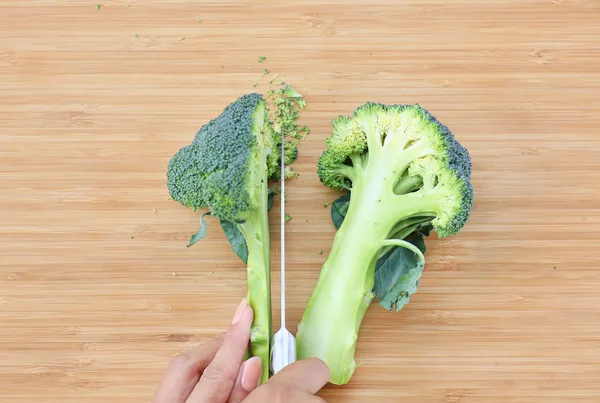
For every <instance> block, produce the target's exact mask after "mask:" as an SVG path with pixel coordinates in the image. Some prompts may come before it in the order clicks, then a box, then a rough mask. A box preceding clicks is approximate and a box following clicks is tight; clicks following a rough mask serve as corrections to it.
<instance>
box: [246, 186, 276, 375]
mask: <svg viewBox="0 0 600 403" xmlns="http://www.w3.org/2000/svg"><path fill="white" fill-rule="evenodd" d="M266 179H267V178H266V175H265V178H264V181H262V182H261V185H260V186H259V190H258V192H259V193H258V194H260V196H259V197H260V202H259V204H258V205H259V206H260V207H258V208H257V209H256V210H253V212H252V213H250V215H249V217H248V219H247V220H246V221H245V222H244V223H242V224H238V225H239V228H240V230H241V231H242V234H243V235H244V238H245V239H246V243H247V245H248V260H247V275H248V296H247V302H248V305H250V306H251V307H252V309H253V311H254V322H253V323H252V329H251V330H250V351H249V353H250V356H251V357H260V359H261V361H262V376H261V383H264V382H265V381H267V379H269V359H270V342H271V269H270V264H271V262H270V260H271V259H270V236H269V221H268V214H269V210H268V188H267V180H266Z"/></svg>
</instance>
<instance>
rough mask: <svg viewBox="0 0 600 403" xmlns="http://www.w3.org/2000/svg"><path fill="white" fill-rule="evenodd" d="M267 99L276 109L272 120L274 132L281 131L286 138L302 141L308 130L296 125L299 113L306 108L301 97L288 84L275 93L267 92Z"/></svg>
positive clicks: (273, 91)
mask: <svg viewBox="0 0 600 403" xmlns="http://www.w3.org/2000/svg"><path fill="white" fill-rule="evenodd" d="M267 98H269V99H270V100H272V102H273V104H274V106H275V108H276V111H275V116H274V119H273V123H274V130H275V131H276V132H279V131H281V130H283V131H284V133H285V134H286V135H287V136H290V137H293V138H295V139H296V140H298V141H301V140H303V139H304V137H305V136H306V135H307V134H308V133H309V130H308V127H306V126H302V127H299V126H298V123H297V120H298V117H299V113H300V111H301V110H302V109H304V108H305V107H306V101H305V100H304V98H303V97H302V95H301V94H300V93H299V92H298V91H296V90H295V89H294V88H292V86H290V85H289V84H288V85H286V86H285V88H279V89H278V90H277V91H275V90H271V89H270V90H268V91H267Z"/></svg>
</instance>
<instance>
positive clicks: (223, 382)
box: [154, 300, 329, 403]
mask: <svg viewBox="0 0 600 403" xmlns="http://www.w3.org/2000/svg"><path fill="white" fill-rule="evenodd" d="M253 317H254V315H253V312H252V308H251V307H250V306H249V305H248V304H247V303H246V301H245V300H244V301H242V303H241V304H240V306H239V307H238V309H237V310H236V313H235V315H234V318H233V322H232V325H231V326H230V327H229V330H228V331H227V333H225V334H222V335H219V336H217V337H215V338H214V339H212V340H210V341H208V342H206V343H204V344H201V345H199V346H197V347H195V348H193V349H191V350H188V351H186V352H184V353H182V354H180V355H178V356H176V357H174V358H173V359H172V360H171V362H170V363H169V366H168V368H167V370H166V371H165V374H164V375H163V378H162V380H161V382H160V384H159V386H158V389H157V391H156V393H155V396H154V403H241V402H244V403H263V402H265V401H268V402H271V401H273V402H281V403H305V402H306V403H317V402H323V400H322V399H319V398H317V397H315V396H314V394H315V393H316V392H317V391H318V390H320V389H321V388H322V387H323V386H324V385H325V384H326V383H327V380H328V378H329V371H328V369H327V367H326V366H325V364H324V363H323V362H321V361H320V360H317V359H309V360H303V361H299V362H297V363H294V364H292V365H290V366H288V367H286V368H284V369H283V370H282V371H281V372H279V373H278V374H277V375H275V376H274V377H273V378H271V379H270V380H269V381H267V382H266V383H265V384H264V385H262V386H261V387H259V388H258V389H257V387H258V384H259V382H260V378H261V371H262V363H261V359H260V358H259V357H252V358H250V359H248V360H246V361H244V362H242V361H243V357H244V353H245V351H246V348H247V347H248V343H249V341H250V326H251V325H252V320H253ZM255 389H256V391H255ZM253 391H255V392H254V393H252V394H251V392H253ZM250 394H251V395H250Z"/></svg>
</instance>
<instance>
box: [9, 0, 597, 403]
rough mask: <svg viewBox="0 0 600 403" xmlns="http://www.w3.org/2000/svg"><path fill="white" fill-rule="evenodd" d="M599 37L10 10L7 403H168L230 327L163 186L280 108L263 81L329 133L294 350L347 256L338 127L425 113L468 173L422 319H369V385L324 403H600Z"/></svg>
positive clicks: (294, 278)
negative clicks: (181, 375) (192, 353)
mask: <svg viewBox="0 0 600 403" xmlns="http://www.w3.org/2000/svg"><path fill="white" fill-rule="evenodd" d="M97 3H99V4H100V8H99V9H97V7H96V4H97ZM128 4H129V6H127V5H128ZM599 17H600V2H598V1H594V0H589V1H583V0H581V1H577V0H554V1H547V0H519V1H517V0H502V1H500V0H497V1H496V0H494V1H492V0H480V1H465V0H460V1H459V0H457V1H447V2H440V1H435V2H434V1H417V0H407V1H391V0H388V1H378V0H375V1H356V0H348V1H323V2H319V1H296V2H285V1H283V2H275V1H256V2H252V1H242V0H237V1H235V0H233V1H222V2H221V1H212V2H208V1H183V0H162V1H158V0H156V1H142V0H137V1H136V0H132V1H127V0H99V1H98V2H94V1H84V0H69V1H66V0H62V1H61V0H56V1H51V0H45V1H44V0H37V1H34V0H20V1H18V2H17V1H7V0H4V1H0V401H1V402H2V403H16V402H31V401H43V402H49V403H54V402H56V403H58V402H60V403H62V402H66V401H79V402H98V403H100V402H107V401H110V402H114V403H128V402H142V401H150V399H151V396H152V394H153V392H154V389H155V387H156V384H157V382H158V380H159V378H160V375H161V373H162V371H163V369H164V368H165V366H166V364H167V362H168V360H169V358H170V357H172V356H173V355H175V354H176V353H178V352H181V351H183V350H185V349H188V348H190V347H192V346H194V345H197V344H198V343H201V342H203V341H205V340H207V339H208V338H210V337H212V336H213V335H215V334H217V333H219V332H221V331H223V330H224V329H225V328H226V327H227V325H228V323H229V322H230V318H231V315H232V313H233V311H234V309H235V307H236V305H237V304H238V303H239V301H240V300H241V299H242V297H243V296H244V295H245V292H246V280H245V272H244V267H243V264H242V263H241V262H240V261H238V259H237V257H235V255H233V254H232V252H231V250H230V247H229V245H228V243H227V240H226V238H225V237H224V235H223V234H222V233H221V231H220V228H219V227H218V225H217V224H216V222H215V221H214V220H212V219H210V218H209V219H208V222H209V230H208V238H207V239H205V240H204V241H202V242H201V243H200V244H198V245H196V246H194V247H193V248H189V249H188V248H186V247H185V244H186V242H187V240H188V238H189V236H190V234H191V233H192V232H194V231H195V230H196V228H197V223H198V219H197V217H198V214H195V213H193V212H192V211H190V210H187V209H185V208H184V207H182V206H181V205H179V204H178V203H176V202H173V201H169V200H167V198H168V193H167V189H166V187H165V168H166V165H167V163H168V161H169V159H170V157H171V155H172V154H173V153H174V152H175V151H176V150H178V149H179V148H180V147H181V146H183V145H184V144H186V143H188V142H189V141H190V140H191V139H192V136H193V134H194V133H195V131H196V130H197V129H198V128H199V127H200V126H201V125H202V124H204V123H206V122H207V121H208V119H210V118H212V117H214V116H216V114H217V113H218V112H219V111H220V110H221V109H222V108H223V107H224V106H225V105H227V104H228V103H229V102H231V101H232V100H233V99H235V98H236V97H238V96H239V95H241V94H243V93H246V92H251V91H255V90H258V91H261V92H264V91H265V89H266V81H263V82H262V83H261V84H260V85H259V86H257V87H256V88H253V86H252V84H253V83H254V81H255V80H256V78H257V77H258V76H259V74H260V72H261V71H262V70H263V68H267V69H268V70H269V71H271V72H272V73H271V74H270V76H268V77H267V78H272V77H273V75H274V73H280V74H286V76H285V78H284V79H285V80H286V81H288V82H289V83H292V84H293V85H294V86H295V87H296V88H297V89H298V91H300V92H301V93H302V94H303V95H305V97H306V100H307V102H308V107H307V109H306V110H305V111H304V114H303V117H302V123H305V124H307V125H308V126H310V128H311V129H312V132H311V134H310V135H309V136H308V137H307V139H306V141H305V142H304V143H303V144H302V145H301V147H300V156H299V159H298V161H297V162H296V163H295V164H294V167H295V169H296V170H297V171H299V172H300V174H301V175H300V177H299V178H298V179H296V180H294V181H292V182H290V183H289V188H290V191H289V202H288V204H287V206H288V211H289V213H290V214H291V215H292V216H293V219H292V221H291V222H290V223H289V235H288V238H287V239H288V270H289V280H288V281H289V286H290V292H289V295H288V298H289V302H290V307H289V309H290V312H289V316H290V322H291V325H292V326H291V327H292V329H295V326H296V324H297V323H298V321H299V319H300V317H301V314H302V311H303V308H304V305H305V303H306V301H307V299H308V297H309V295H310V292H311V289H312V287H313V285H314V284H315V281H316V278H317V276H318V273H319V269H320V266H321V264H322V263H323V261H324V260H325V258H326V256H327V253H328V251H329V248H330V245H331V242H332V238H333V234H334V229H333V226H332V224H331V222H330V218H329V210H328V209H325V208H324V207H323V203H324V202H326V201H329V200H331V199H333V198H334V197H336V195H337V194H336V192H334V191H331V190H328V189H327V188H325V187H323V186H322V185H321V184H320V183H319V181H318V179H317V176H316V172H315V171H316V162H317V159H318V157H319V155H320V153H321V152H322V150H323V147H324V139H325V137H326V136H327V135H328V133H329V132H330V124H329V122H330V120H331V119H332V118H333V117H336V116H337V115H339V114H350V113H351V112H352V111H353V110H354V108H355V107H357V106H358V105H360V104H362V103H364V102H366V101H376V102H384V103H419V104H421V105H422V106H423V107H425V108H427V109H428V110H430V111H431V112H432V114H434V115H435V116H437V117H438V118H439V119H440V120H441V121H442V122H444V123H445V124H446V125H447V126H448V127H449V128H450V129H451V130H452V131H453V132H454V134H455V135H456V137H457V138H458V139H459V141H460V142H461V143H462V144H464V145H465V146H466V147H467V148H468V149H469V150H470V152H471V155H472V158H473V184H474V187H475V192H476V202H475V206H474V209H473V213H472V216H471V219H470V222H469V223H468V225H467V226H466V227H465V228H464V230H463V231H462V232H461V233H460V234H459V235H458V236H456V237H452V238H447V239H443V240H437V239H432V240H430V241H429V243H428V245H429V249H428V252H427V256H428V264H427V268H426V273H425V275H424V276H423V279H422V281H421V283H420V287H419V291H418V293H417V294H415V296H414V297H413V298H412V302H411V303H410V304H409V305H408V306H407V307H406V308H405V309H403V310H402V311H401V312H400V313H397V314H392V313H389V312H386V311H385V310H383V309H382V308H381V307H379V306H378V305H377V304H376V303H375V304H373V306H372V307H371V309H370V310H369V311H368V314H367V316H366V319H365V321H364V323H363V326H362V330H361V333H360V339H359V343H358V349H357V360H359V361H361V362H364V364H363V365H362V366H361V367H359V369H358V370H357V371H356V374H355V376H354V378H353V379H352V381H351V382H350V383H349V384H348V385H346V386H344V387H331V386H329V387H327V388H326V389H325V390H324V391H323V392H322V393H321V396H323V397H325V398H327V400H328V402H330V403H342V402H344V403H349V402H375V401H388V402H399V401H402V402H419V403H423V402H425V403H426V402H444V403H476V402H477V403H479V402H489V403H496V402H497V403H505V402H511V403H512V402H523V403H533V402H536V403H537V402H545V403H547V402H592V401H599V399H600V397H599V396H600V310H599V307H600V275H599V265H600V258H599V257H598V256H599V252H600V240H599V235H598V233H599V231H600V190H599V170H600V157H599V154H600V95H599V94H600V72H599V71H600V24H598V20H599ZM197 19H200V20H201V21H200V22H198V21H197ZM259 56H266V58H267V59H266V61H265V62H264V63H262V64H260V63H258V57H259ZM277 213H278V209H277V208H276V207H275V208H274V209H273V211H272V220H271V228H272V242H273V245H274V247H273V254H272V260H273V268H274V269H276V268H277V267H278V261H279V260H278V259H279V257H278V253H277V252H276V249H275V248H276V245H277V244H278V242H279V235H278V233H279V232H278V223H277V217H278V216H277ZM319 249H322V250H323V251H324V254H323V255H320V254H318V250H319ZM211 273H213V274H212V275H211ZM278 284H279V283H278V276H277V273H274V275H273V287H274V289H277V287H278ZM277 302H278V298H277V296H275V297H274V312H275V314H277V312H278V305H277ZM276 323H277V321H276Z"/></svg>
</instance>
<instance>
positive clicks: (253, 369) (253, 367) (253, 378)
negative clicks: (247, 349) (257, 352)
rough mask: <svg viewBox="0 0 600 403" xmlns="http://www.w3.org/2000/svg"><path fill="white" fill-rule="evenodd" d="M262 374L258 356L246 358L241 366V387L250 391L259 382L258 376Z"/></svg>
mask: <svg viewBox="0 0 600 403" xmlns="http://www.w3.org/2000/svg"><path fill="white" fill-rule="evenodd" d="M261 374H262V361H261V359H260V357H252V358H250V359H248V360H247V361H246V362H245V363H244V364H243V368H242V381H241V382H240V383H241V385H242V388H243V389H244V390H245V391H246V392H252V391H253V390H254V389H256V388H257V387H258V385H259V384H260V376H261Z"/></svg>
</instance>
